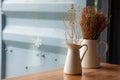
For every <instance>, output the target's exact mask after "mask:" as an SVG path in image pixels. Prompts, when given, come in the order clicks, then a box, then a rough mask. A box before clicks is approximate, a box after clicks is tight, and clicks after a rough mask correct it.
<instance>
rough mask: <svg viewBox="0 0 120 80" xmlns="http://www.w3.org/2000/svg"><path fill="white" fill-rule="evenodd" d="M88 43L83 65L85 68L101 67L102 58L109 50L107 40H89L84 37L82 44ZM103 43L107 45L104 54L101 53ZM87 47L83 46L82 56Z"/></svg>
mask: <svg viewBox="0 0 120 80" xmlns="http://www.w3.org/2000/svg"><path fill="white" fill-rule="evenodd" d="M83 44H86V45H87V46H88V50H87V52H86V55H85V56H84V59H83V61H82V67H83V68H98V67H100V62H101V60H102V58H103V57H104V56H105V55H106V53H107V50H108V44H107V43H106V42H105V41H98V40H87V39H83V40H82V42H81V45H83ZM101 44H104V45H105V49H104V52H103V53H101V54H102V55H99V54H98V52H99V47H100V45H101ZM84 51H85V48H82V49H81V50H80V55H81V56H80V57H82V55H84Z"/></svg>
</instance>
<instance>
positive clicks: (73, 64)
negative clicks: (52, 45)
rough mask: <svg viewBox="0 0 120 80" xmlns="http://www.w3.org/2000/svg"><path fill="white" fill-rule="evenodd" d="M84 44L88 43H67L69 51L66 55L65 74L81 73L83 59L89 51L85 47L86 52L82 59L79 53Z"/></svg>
mask: <svg viewBox="0 0 120 80" xmlns="http://www.w3.org/2000/svg"><path fill="white" fill-rule="evenodd" d="M83 46H86V47H87V45H85V44H84V45H76V44H73V43H67V47H68V52H67V56H66V61H65V66H64V73H65V74H81V73H82V69H81V61H82V59H83V57H84V55H85V53H86V51H87V48H86V49H85V52H84V53H83V55H82V57H81V59H80V54H79V49H80V48H82V47H83Z"/></svg>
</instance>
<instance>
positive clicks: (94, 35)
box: [80, 6, 109, 40]
mask: <svg viewBox="0 0 120 80" xmlns="http://www.w3.org/2000/svg"><path fill="white" fill-rule="evenodd" d="M108 23H109V20H108V18H107V16H106V15H105V14H104V13H103V12H102V11H101V10H99V9H96V8H95V7H89V6H87V7H85V8H84V9H83V11H82V15H81V20H80V25H81V29H82V35H83V38H84V39H91V40H97V39H98V37H99V35H100V33H101V32H102V31H103V30H104V29H105V28H106V27H107V25H108Z"/></svg>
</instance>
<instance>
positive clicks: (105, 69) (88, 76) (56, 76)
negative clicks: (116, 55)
mask: <svg viewBox="0 0 120 80" xmlns="http://www.w3.org/2000/svg"><path fill="white" fill-rule="evenodd" d="M4 80H120V65H113V64H107V63H101V67H100V68H99V69H83V73H82V75H67V74H64V73H63V69H58V70H53V71H48V72H43V73H37V74H32V75H25V76H21V77H15V78H9V79H4Z"/></svg>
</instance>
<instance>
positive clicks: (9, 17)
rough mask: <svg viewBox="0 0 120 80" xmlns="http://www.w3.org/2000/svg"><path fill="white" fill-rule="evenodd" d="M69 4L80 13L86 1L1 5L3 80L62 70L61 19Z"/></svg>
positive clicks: (29, 0) (21, 0)
mask: <svg viewBox="0 0 120 80" xmlns="http://www.w3.org/2000/svg"><path fill="white" fill-rule="evenodd" d="M71 4H74V5H75V7H78V6H79V7H80V8H81V9H82V8H83V7H84V6H86V0H4V1H3V2H2V10H3V12H4V15H5V17H4V18H5V25H4V26H3V44H5V48H4V49H3V54H5V55H4V57H5V58H4V61H6V62H5V64H6V67H4V68H3V69H4V70H5V73H4V72H3V73H4V75H5V78H9V77H16V76H21V75H25V74H32V73H36V72H43V71H48V70H53V69H58V68H63V66H64V62H65V57H66V53H67V48H66V45H65V34H64V32H65V30H64V23H63V20H62V17H63V16H68V15H67V11H68V9H69V8H70V6H71ZM66 22H68V20H67V19H66Z"/></svg>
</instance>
